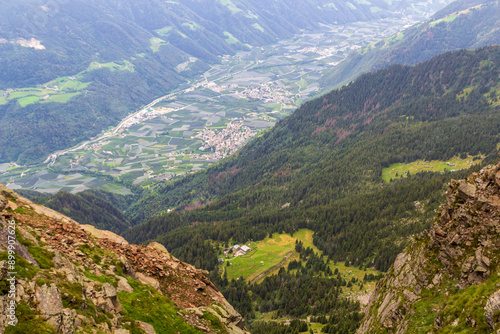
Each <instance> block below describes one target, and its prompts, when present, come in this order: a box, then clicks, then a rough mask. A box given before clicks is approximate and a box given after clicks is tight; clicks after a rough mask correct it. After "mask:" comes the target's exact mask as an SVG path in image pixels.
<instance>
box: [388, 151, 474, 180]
mask: <svg viewBox="0 0 500 334" xmlns="http://www.w3.org/2000/svg"><path fill="white" fill-rule="evenodd" d="M482 159H483V158H480V157H479V156H476V157H471V156H469V157H467V158H465V159H461V158H460V157H453V158H452V159H449V160H447V161H439V160H434V161H424V160H417V161H414V162H410V163H395V164H392V165H390V166H389V167H387V168H384V169H382V179H383V180H384V181H385V182H389V181H391V180H395V179H397V178H404V177H407V175H408V173H410V174H416V173H419V172H443V171H452V170H461V169H468V168H470V167H471V166H473V165H474V164H477V163H480V162H481V161H482Z"/></svg>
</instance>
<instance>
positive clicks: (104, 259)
mask: <svg viewBox="0 0 500 334" xmlns="http://www.w3.org/2000/svg"><path fill="white" fill-rule="evenodd" d="M207 275H208V272H206V271H203V270H199V269H196V268H194V267H193V266H191V265H189V264H186V263H184V262H181V261H179V260H178V259H176V258H175V257H173V256H172V255H170V254H169V253H168V251H167V250H166V249H165V248H164V247H163V246H162V245H160V244H158V243H151V244H149V245H148V246H147V247H145V246H135V245H130V244H128V243H127V242H126V241H125V239H123V238H122V237H120V236H118V235H116V234H114V233H111V232H109V231H101V230H97V229H95V228H94V227H92V226H90V225H80V224H78V223H77V222H75V221H73V220H72V219H70V218H68V217H65V216H63V215H61V214H59V213H57V212H55V211H53V210H51V209H48V208H45V207H43V206H39V205H36V204H34V203H32V202H30V201H29V200H27V199H24V198H22V197H20V196H18V195H17V194H16V193H14V192H12V191H10V190H8V189H7V188H5V187H4V186H3V185H2V184H0V332H1V333H65V334H66V333H68V334H69V333H117V334H126V333H134V334H135V333H147V334H151V333H245V329H244V321H243V318H242V317H241V315H240V314H238V313H237V312H236V311H235V310H234V308H233V307H232V306H231V305H230V304H229V303H228V302H227V301H226V300H225V298H224V296H223V295H222V294H221V293H220V292H219V291H218V290H217V288H216V287H215V286H214V285H213V283H212V282H211V281H210V280H209V279H208V277H207Z"/></svg>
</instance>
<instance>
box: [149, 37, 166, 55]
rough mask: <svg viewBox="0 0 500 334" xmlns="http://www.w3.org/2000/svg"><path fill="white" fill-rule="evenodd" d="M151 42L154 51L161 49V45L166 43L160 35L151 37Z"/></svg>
mask: <svg viewBox="0 0 500 334" xmlns="http://www.w3.org/2000/svg"><path fill="white" fill-rule="evenodd" d="M149 42H150V43H151V46H150V48H151V50H153V52H158V51H160V47H161V46H162V45H164V44H165V43H166V42H165V41H164V40H163V39H161V38H158V37H151V38H150V39H149Z"/></svg>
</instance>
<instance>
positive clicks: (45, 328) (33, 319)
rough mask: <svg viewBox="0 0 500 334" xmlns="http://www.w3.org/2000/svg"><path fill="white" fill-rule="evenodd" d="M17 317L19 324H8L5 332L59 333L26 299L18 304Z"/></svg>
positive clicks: (17, 333)
mask: <svg viewBox="0 0 500 334" xmlns="http://www.w3.org/2000/svg"><path fill="white" fill-rule="evenodd" d="M16 317H17V320H18V323H17V325H16V326H7V328H6V329H5V332H4V333H5V334H25V333H40V334H55V333H57V331H56V330H55V328H54V327H52V326H51V325H49V324H48V323H47V322H46V321H44V320H43V318H42V317H41V316H39V315H38V314H36V313H35V312H34V311H33V310H32V309H31V307H30V306H29V305H28V304H27V303H26V302H25V301H24V300H23V301H21V302H20V303H19V304H17V307H16Z"/></svg>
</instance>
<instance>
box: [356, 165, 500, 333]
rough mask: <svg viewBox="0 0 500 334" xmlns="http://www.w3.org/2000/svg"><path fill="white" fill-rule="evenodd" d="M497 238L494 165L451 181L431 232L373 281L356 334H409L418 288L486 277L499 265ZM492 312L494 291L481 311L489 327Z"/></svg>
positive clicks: (499, 301) (497, 173)
mask: <svg viewBox="0 0 500 334" xmlns="http://www.w3.org/2000/svg"><path fill="white" fill-rule="evenodd" d="M499 236H500V165H499V166H496V167H489V168H485V169H482V170H481V171H479V172H478V173H474V174H472V175H471V176H469V177H468V178H467V179H466V180H460V181H455V180H452V181H451V182H450V185H449V186H448V193H447V197H446V202H445V203H444V204H443V205H442V206H441V208H440V210H439V213H438V217H437V220H436V222H435V223H434V225H433V226H432V228H431V229H430V230H429V231H428V232H425V233H424V234H423V235H422V236H420V237H419V238H418V239H417V240H416V241H415V242H413V243H412V244H411V245H410V246H409V247H408V248H407V249H405V251H404V252H403V253H401V254H399V255H398V257H397V258H396V261H395V263H394V265H393V266H392V268H391V269H390V270H389V272H388V275H387V276H386V277H385V278H384V279H383V280H381V281H379V282H378V284H377V286H376V288H375V291H374V292H373V294H372V296H371V298H370V302H369V304H368V306H367V307H366V309H365V314H366V316H365V318H364V320H363V322H362V324H361V327H360V328H359V329H358V331H357V333H358V334H361V333H374V332H377V331H380V330H388V331H389V332H391V333H411V328H408V318H409V316H410V315H411V314H412V313H413V306H414V304H415V303H417V302H418V301H419V300H421V299H422V292H423V291H424V290H431V291H440V290H439V289H440V288H441V284H442V282H443V280H444V278H446V279H447V280H448V282H449V281H450V280H451V281H452V282H453V284H454V285H455V286H457V287H458V288H460V289H465V288H467V287H469V286H471V285H477V284H482V283H483V282H485V280H487V279H488V278H489V277H490V276H491V275H492V268H493V267H495V266H496V264H497V263H498V262H499V255H500V238H499ZM498 310H500V292H497V293H495V294H493V295H492V296H490V297H489V300H488V303H487V305H486V307H485V315H486V318H487V319H488V323H489V325H490V326H491V327H492V328H494V324H495V322H496V319H493V318H494V316H493V315H494V314H495V312H496V311H498ZM447 321H448V320H447ZM456 321H458V319H457V320H456ZM443 323H444V320H443V318H442V317H441V316H437V317H436V319H435V321H434V326H435V328H440V327H441V326H443ZM457 324H458V322H457ZM467 324H468V326H471V329H472V328H474V327H475V325H476V324H477V320H476V319H473V318H471V317H469V318H468V322H467ZM455 326H457V325H455Z"/></svg>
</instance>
